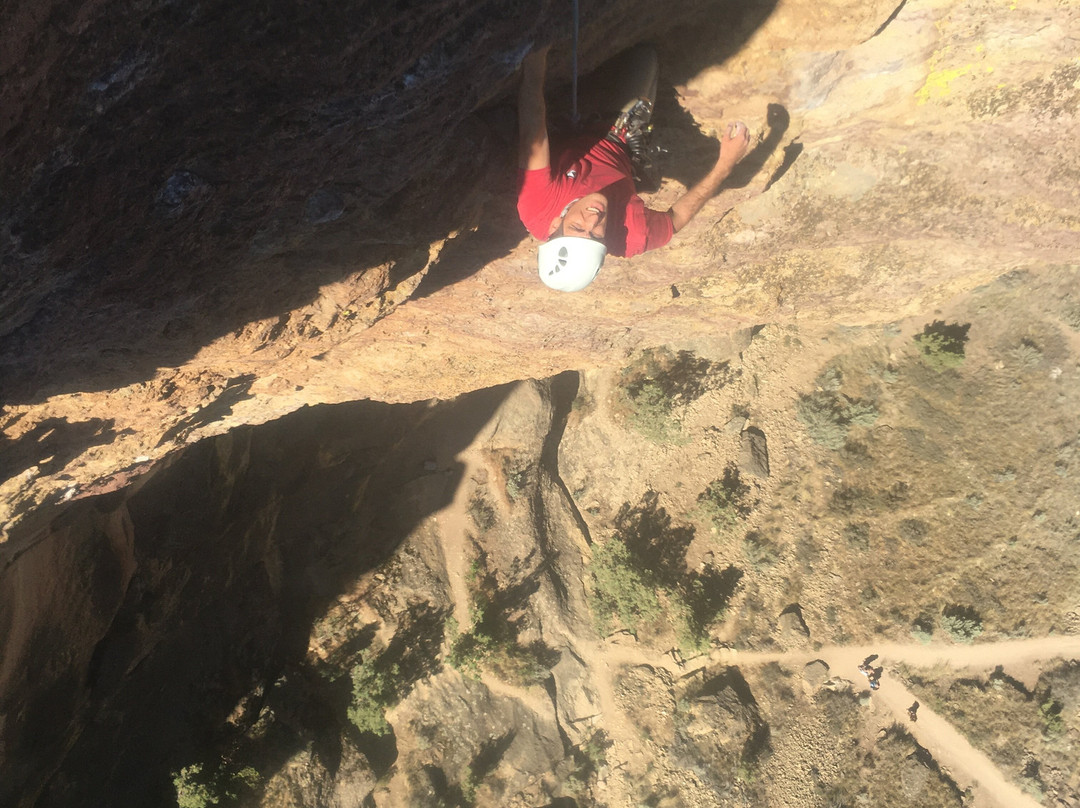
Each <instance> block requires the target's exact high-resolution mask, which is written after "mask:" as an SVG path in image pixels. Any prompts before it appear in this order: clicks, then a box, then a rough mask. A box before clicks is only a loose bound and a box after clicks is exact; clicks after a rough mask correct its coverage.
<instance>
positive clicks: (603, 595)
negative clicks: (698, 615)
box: [590, 537, 660, 633]
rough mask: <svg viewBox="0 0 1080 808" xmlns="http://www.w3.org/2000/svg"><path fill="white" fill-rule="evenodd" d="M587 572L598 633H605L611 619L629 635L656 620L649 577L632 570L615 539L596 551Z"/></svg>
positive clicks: (624, 550)
mask: <svg viewBox="0 0 1080 808" xmlns="http://www.w3.org/2000/svg"><path fill="white" fill-rule="evenodd" d="M590 571H591V572H592V578H593V587H592V592H591V593H590V601H591V605H592V608H593V613H594V615H595V616H596V619H597V623H598V627H599V628H600V631H601V633H607V631H608V630H609V627H610V624H611V618H612V617H613V616H614V617H617V618H618V619H619V622H620V623H621V624H622V626H623V627H624V628H626V629H628V630H629V631H637V630H638V628H640V626H641V625H642V624H643V623H645V622H648V621H651V620H655V619H656V618H657V617H659V616H660V601H659V599H658V598H657V596H656V590H655V586H654V583H653V581H652V576H651V575H649V573H648V572H647V571H643V570H640V569H638V568H637V567H636V565H635V564H634V563H633V558H632V556H631V554H630V551H629V550H628V549H627V547H626V544H625V543H623V541H622V540H621V539H619V538H618V537H613V538H610V539H608V540H607V541H606V542H604V543H603V544H601V545H600V546H599V547H597V549H596V551H595V552H594V553H593V559H592V564H591V565H590Z"/></svg>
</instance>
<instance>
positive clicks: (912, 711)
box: [907, 701, 919, 724]
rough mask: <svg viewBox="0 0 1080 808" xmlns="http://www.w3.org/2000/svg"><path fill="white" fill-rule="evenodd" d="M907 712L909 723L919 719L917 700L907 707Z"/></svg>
mask: <svg viewBox="0 0 1080 808" xmlns="http://www.w3.org/2000/svg"><path fill="white" fill-rule="evenodd" d="M907 714H908V718H910V719H911V723H913V724H914V723H915V722H916V721H918V720H919V702H917V701H916V702H914V703H913V704H912V705H911V706H910V707H908V708H907Z"/></svg>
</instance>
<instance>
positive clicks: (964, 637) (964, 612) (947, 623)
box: [941, 606, 983, 643]
mask: <svg viewBox="0 0 1080 808" xmlns="http://www.w3.org/2000/svg"><path fill="white" fill-rule="evenodd" d="M941 628H942V629H944V631H945V633H946V634H948V635H949V636H950V637H952V639H953V642H960V643H969V642H972V641H973V640H974V639H975V638H976V637H978V636H979V635H980V634H982V633H983V625H982V618H980V617H979V615H978V613H977V612H976V611H975V610H974V609H972V608H971V607H969V606H949V607H947V608H946V609H945V611H944V612H942V614H941Z"/></svg>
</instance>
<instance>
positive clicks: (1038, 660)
mask: <svg viewBox="0 0 1080 808" xmlns="http://www.w3.org/2000/svg"><path fill="white" fill-rule="evenodd" d="M871 654H876V655H877V657H878V658H877V660H876V662H875V663H874V664H875V665H878V666H883V667H885V669H886V675H884V676H883V677H882V679H881V686H880V687H879V688H878V690H877V691H874V692H873V695H872V699H873V704H874V707H875V710H876V711H877V710H880V711H881V714H882V720H881V721H880V722H879V723H880V727H879V729H884V728H886V727H888V726H890V725H892V724H893V723H900V724H902V725H904V726H905V728H906V729H907V731H908V732H910V733H911V735H912V736H913V737H914V738H915V740H916V741H918V742H919V744H920V745H922V746H923V747H925V748H926V749H927V751H928V752H930V754H931V755H932V756H933V758H934V760H935V761H937V763H938V765H939V766H940V767H941V769H942V771H943V772H945V773H946V774H947V775H948V776H949V777H951V778H952V780H953V781H954V782H955V783H956V784H957V785H958V786H959V787H960V788H961V789H965V788H969V787H970V788H971V789H972V793H973V796H974V802H973V803H972V805H973V807H974V808H1038V806H1039V803H1038V802H1037V801H1036V800H1034V799H1033V798H1032V797H1030V796H1029V795H1027V794H1026V793H1024V792H1023V791H1022V790H1021V789H1020V788H1019V787H1018V786H1016V785H1014V784H1013V783H1012V782H1010V781H1009V780H1008V779H1007V778H1006V777H1005V775H1004V774H1003V773H1002V771H1001V770H1000V769H999V768H998V767H997V766H996V765H995V764H994V763H993V761H991V760H990V758H989V757H987V756H986V755H985V754H983V753H982V752H980V751H979V750H978V749H976V748H975V747H973V746H972V745H971V744H970V743H969V742H968V740H967V739H966V738H965V737H964V736H963V735H961V734H960V733H959V732H958V731H957V730H956V729H955V727H953V726H952V724H950V723H949V722H948V721H946V720H945V719H944V718H942V717H941V716H939V715H937V714H936V713H934V712H933V710H931V709H930V708H929V707H927V706H926V705H921V706H920V707H919V714H918V721H917V722H912V721H910V720H909V719H908V716H907V708H908V706H909V705H910V704H911V703H912V702H913V701H915V697H914V695H913V694H912V693H911V692H910V691H909V690H908V689H907V688H905V687H904V686H903V684H902V683H901V682H900V681H899V680H898V679H897V677H896V676H891V675H889V669H890V665H893V664H895V663H898V662H903V663H907V664H910V665H918V666H922V667H931V666H935V665H947V666H949V667H951V668H953V669H955V670H978V671H986V670H987V669H992V668H996V667H997V666H999V665H1000V666H1001V667H1002V668H1003V669H1004V670H1005V671H1006V672H1007V673H1008V674H1009V675H1010V676H1013V677H1014V678H1016V679H1017V680H1019V681H1021V682H1024V684H1025V686H1027V687H1031V686H1033V685H1034V683H1035V681H1036V680H1037V679H1038V676H1039V673H1040V672H1041V671H1042V670H1043V669H1044V668H1045V667H1046V665H1047V664H1048V663H1049V662H1051V661H1054V660H1057V659H1080V636H1070V635H1066V636H1057V637H1039V638H1035V639H1026V640H1002V641H1000V642H992V643H981V644H978V645H947V644H930V645H922V644H917V643H912V644H902V643H880V644H877V645H846V646H844V645H831V646H823V647H822V648H820V649H818V650H816V651H815V650H796V651H780V652H761V651H739V650H736V649H730V648H722V649H718V650H716V651H713V652H712V653H711V654H709V655H708V656H702V657H698V658H696V659H692V660H689V661H688V662H686V663H683V664H680V663H679V662H677V661H676V660H675V659H674V658H673V657H672V656H670V655H657V654H655V653H649V652H647V651H646V650H645V649H643V648H641V647H639V646H637V645H634V644H628V643H625V642H619V641H615V642H611V641H609V642H608V643H606V644H605V646H604V648H603V651H602V655H603V658H604V661H605V662H606V663H607V666H608V667H609V668H610V667H615V666H618V665H650V666H652V667H660V668H664V669H666V670H668V671H670V672H671V673H672V674H674V675H676V676H679V677H682V676H689V675H693V674H696V673H698V672H699V671H703V670H705V669H707V668H709V667H714V666H728V665H735V666H740V667H753V666H757V665H766V664H768V663H770V662H781V663H788V664H790V665H805V664H806V663H808V662H812V661H814V660H822V661H824V662H825V663H826V664H827V665H828V666H829V671H830V673H831V675H832V676H833V677H834V678H838V677H839V678H843V679H850V680H852V681H856V682H857V681H859V679H860V674H859V672H858V666H859V664H860V663H861V662H862V661H863V660H864V659H866V658H867V657H868V656H870V655H871Z"/></svg>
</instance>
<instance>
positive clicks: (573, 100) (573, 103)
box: [570, 0, 578, 126]
mask: <svg viewBox="0 0 1080 808" xmlns="http://www.w3.org/2000/svg"><path fill="white" fill-rule="evenodd" d="M577 49H578V0H574V84H573V89H572V90H571V92H570V104H571V112H570V121H571V122H572V123H573V124H574V126H577V125H578V111H577V74H578V69H577Z"/></svg>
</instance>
